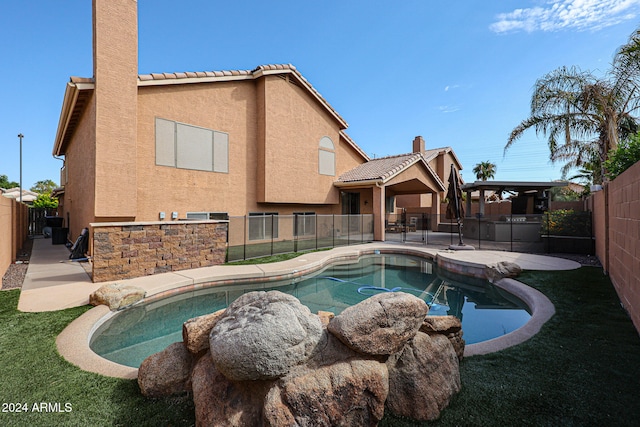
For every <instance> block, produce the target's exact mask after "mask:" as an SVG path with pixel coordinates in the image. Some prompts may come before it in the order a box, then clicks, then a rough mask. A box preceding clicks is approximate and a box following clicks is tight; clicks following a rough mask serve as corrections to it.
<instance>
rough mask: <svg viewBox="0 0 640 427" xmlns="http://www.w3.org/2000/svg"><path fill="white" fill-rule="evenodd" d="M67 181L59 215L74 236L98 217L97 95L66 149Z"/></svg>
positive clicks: (87, 108)
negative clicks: (96, 215) (96, 157)
mask: <svg viewBox="0 0 640 427" xmlns="http://www.w3.org/2000/svg"><path fill="white" fill-rule="evenodd" d="M65 165H66V170H67V177H68V180H67V183H66V184H65V185H64V190H65V192H64V196H63V199H62V208H61V209H59V211H61V212H60V215H61V216H62V217H63V218H64V221H65V226H66V227H69V236H70V237H71V239H75V238H76V237H77V236H79V235H80V232H81V231H82V229H83V228H85V227H88V226H89V224H90V223H92V222H94V221H95V215H94V212H95V194H96V187H95V182H96V180H95V165H96V162H95V97H93V96H92V97H91V98H90V99H89V101H88V102H87V107H86V109H85V111H84V113H83V114H82V116H81V118H80V121H79V123H78V126H77V127H76V131H75V133H74V134H73V137H72V139H71V142H70V143H69V146H68V147H67V149H66V151H65Z"/></svg>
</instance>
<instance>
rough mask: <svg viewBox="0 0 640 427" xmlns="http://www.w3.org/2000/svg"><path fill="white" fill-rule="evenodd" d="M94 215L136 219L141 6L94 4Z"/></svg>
mask: <svg viewBox="0 0 640 427" xmlns="http://www.w3.org/2000/svg"><path fill="white" fill-rule="evenodd" d="M93 78H94V81H95V90H94V101H93V102H94V103H95V104H94V105H95V126H96V128H95V133H96V134H95V137H96V139H95V150H96V152H95V168H96V174H95V176H96V183H95V187H96V188H95V198H96V199H95V203H96V206H95V212H96V216H97V217H127V218H133V217H135V216H136V208H137V196H136V193H137V191H136V189H137V179H136V144H137V100H138V3H137V0H93Z"/></svg>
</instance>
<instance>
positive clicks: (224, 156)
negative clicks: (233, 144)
mask: <svg viewBox="0 0 640 427" xmlns="http://www.w3.org/2000/svg"><path fill="white" fill-rule="evenodd" d="M156 165H158V166H170V167H174V168H178V169H195V170H202V171H209V172H220V173H228V172H229V134H227V133H225V132H219V131H216V130H211V129H206V128H202V127H198V126H193V125H188V124H185V123H179V122H175V121H172V120H166V119H161V118H159V117H156Z"/></svg>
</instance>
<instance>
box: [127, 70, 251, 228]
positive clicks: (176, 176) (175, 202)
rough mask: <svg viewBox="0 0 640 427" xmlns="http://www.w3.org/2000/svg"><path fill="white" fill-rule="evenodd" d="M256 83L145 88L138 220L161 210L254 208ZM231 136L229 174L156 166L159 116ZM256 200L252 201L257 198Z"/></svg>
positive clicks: (140, 106) (155, 216) (139, 149)
mask: <svg viewBox="0 0 640 427" xmlns="http://www.w3.org/2000/svg"><path fill="white" fill-rule="evenodd" d="M255 93H256V91H255V85H254V84H253V82H251V81H248V82H242V83H234V82H226V83H224V82H223V83H215V84H195V85H171V86H159V87H141V88H140V90H139V94H140V95H139V99H138V147H137V154H138V158H137V168H138V175H139V180H138V189H137V193H138V209H137V217H136V219H137V220H138V221H149V220H157V219H158V212H159V211H166V212H167V214H168V215H170V213H171V212H178V214H179V216H180V218H184V217H185V216H186V212H209V211H216V212H228V213H229V214H230V215H244V214H246V212H247V211H246V209H247V207H248V206H252V207H253V208H255V198H256V195H255V192H256V190H255V185H253V183H255V180H256V161H257V159H256V142H255V141H256V130H257V128H256V117H257V113H256V103H255ZM156 117H159V118H163V119H167V120H174V121H177V122H182V123H186V124H190V125H195V126H200V127H204V128H207V129H212V130H216V131H220V132H226V133H228V134H229V173H218V172H207V171H198V170H188V169H177V168H173V167H167V166H156V164H155V118H156ZM252 201H253V202H252Z"/></svg>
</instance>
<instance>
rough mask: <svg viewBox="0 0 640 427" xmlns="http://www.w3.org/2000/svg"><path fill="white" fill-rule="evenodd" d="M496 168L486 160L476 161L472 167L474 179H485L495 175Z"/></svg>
mask: <svg viewBox="0 0 640 427" xmlns="http://www.w3.org/2000/svg"><path fill="white" fill-rule="evenodd" d="M496 169H497V168H496V165H495V164H493V163H491V162H489V161H488V160H487V161H486V162H480V163H478V164H477V165H476V166H475V167H474V168H473V173H475V174H476V179H479V180H481V181H486V180H488V179H493V177H494V176H496Z"/></svg>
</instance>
